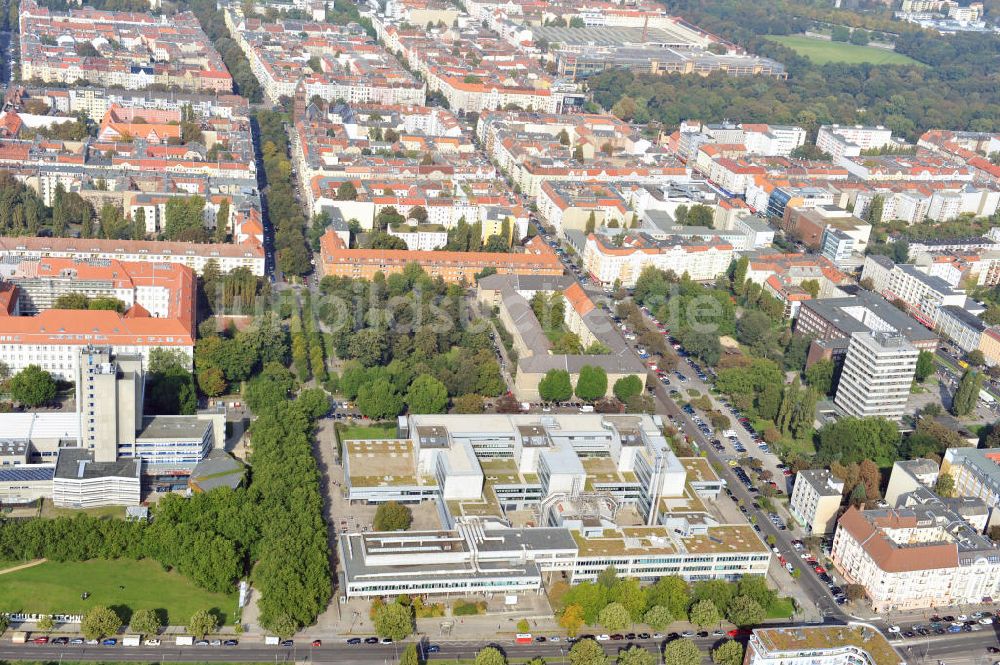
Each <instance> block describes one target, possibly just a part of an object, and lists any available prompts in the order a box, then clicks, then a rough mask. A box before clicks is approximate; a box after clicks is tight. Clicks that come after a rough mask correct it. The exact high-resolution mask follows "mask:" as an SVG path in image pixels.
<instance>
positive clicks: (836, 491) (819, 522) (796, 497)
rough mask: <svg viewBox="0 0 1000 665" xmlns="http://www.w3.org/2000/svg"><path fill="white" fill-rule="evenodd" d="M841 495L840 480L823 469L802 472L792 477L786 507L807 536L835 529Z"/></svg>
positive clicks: (842, 490)
mask: <svg viewBox="0 0 1000 665" xmlns="http://www.w3.org/2000/svg"><path fill="white" fill-rule="evenodd" d="M843 496H844V481H842V480H840V479H838V478H834V476H833V474H832V473H830V471H829V470H827V469H806V470H803V471H799V472H798V473H797V474H795V486H794V489H793V490H792V497H791V500H790V503H789V504H788V508H789V510H790V511H791V513H792V516H793V517H795V519H796V520H798V522H799V524H801V525H802V526H803V527H805V530H806V533H807V534H808V535H810V536H823V535H826V534H831V533H833V532H834V531H835V530H836V526H837V513H839V512H840V502H841V500H842V499H843Z"/></svg>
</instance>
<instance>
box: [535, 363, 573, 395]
mask: <svg viewBox="0 0 1000 665" xmlns="http://www.w3.org/2000/svg"><path fill="white" fill-rule="evenodd" d="M538 395H539V397H541V398H542V399H543V400H545V401H546V402H565V401H566V400H568V399H569V398H570V397H572V396H573V384H572V382H571V381H570V377H569V372H567V371H566V370H564V369H550V370H549V371H548V372H546V373H545V376H543V377H542V380H541V381H539V382H538Z"/></svg>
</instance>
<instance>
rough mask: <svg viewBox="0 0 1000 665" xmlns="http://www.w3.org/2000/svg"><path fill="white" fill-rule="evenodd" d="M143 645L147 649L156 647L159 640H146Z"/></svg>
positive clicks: (158, 644)
mask: <svg viewBox="0 0 1000 665" xmlns="http://www.w3.org/2000/svg"><path fill="white" fill-rule="evenodd" d="M143 644H145V645H146V646H147V647H158V646H160V640H146V641H145V642H143Z"/></svg>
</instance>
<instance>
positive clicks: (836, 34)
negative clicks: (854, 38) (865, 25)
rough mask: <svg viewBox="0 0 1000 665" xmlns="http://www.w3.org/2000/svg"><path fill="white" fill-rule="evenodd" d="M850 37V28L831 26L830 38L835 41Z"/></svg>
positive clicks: (842, 40) (844, 40) (845, 39)
mask: <svg viewBox="0 0 1000 665" xmlns="http://www.w3.org/2000/svg"><path fill="white" fill-rule="evenodd" d="M850 38H851V30H850V28H847V27H845V26H842V25H835V26H833V30H832V31H831V35H830V39H832V40H833V41H835V42H846V41H847V40H849V39H850Z"/></svg>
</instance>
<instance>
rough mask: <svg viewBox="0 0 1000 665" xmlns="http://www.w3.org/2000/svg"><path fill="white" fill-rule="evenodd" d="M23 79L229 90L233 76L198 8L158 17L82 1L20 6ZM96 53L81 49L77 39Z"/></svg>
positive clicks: (138, 86) (122, 86) (27, 3)
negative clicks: (62, 6) (57, 6)
mask: <svg viewBox="0 0 1000 665" xmlns="http://www.w3.org/2000/svg"><path fill="white" fill-rule="evenodd" d="M19 25H20V34H21V35H22V37H21V39H19V40H18V42H19V44H20V52H21V79H22V80H25V81H29V80H32V79H38V80H41V81H44V82H45V83H62V84H69V85H72V84H75V83H77V82H78V81H85V82H87V83H89V84H91V85H97V86H108V87H121V88H125V89H138V88H148V87H151V86H153V85H163V86H170V87H176V88H181V89H185V90H192V91H203V92H220V93H230V92H232V89H233V80H232V77H231V76H230V75H229V71H228V70H227V69H226V66H225V64H223V62H222V57H221V56H220V55H219V54H218V52H216V50H215V47H214V46H212V43H211V41H209V39H208V37H207V36H206V35H205V33H204V32H203V31H202V29H201V26H200V24H199V23H198V19H197V18H195V15H194V14H192V13H191V12H180V13H177V14H174V15H173V16H171V17H170V19H169V20H167V18H166V17H165V16H160V17H157V16H153V15H152V14H144V13H140V12H115V11H103V10H97V9H92V8H90V7H80V8H78V9H68V10H66V11H55V10H52V9H48V8H46V7H39V5H38V4H37V3H36V2H34V0H26V1H25V2H23V3H21V5H20V16H19ZM81 43H83V44H89V45H90V46H91V47H93V51H94V53H92V54H90V55H80V54H79V53H78V51H77V44H81Z"/></svg>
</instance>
